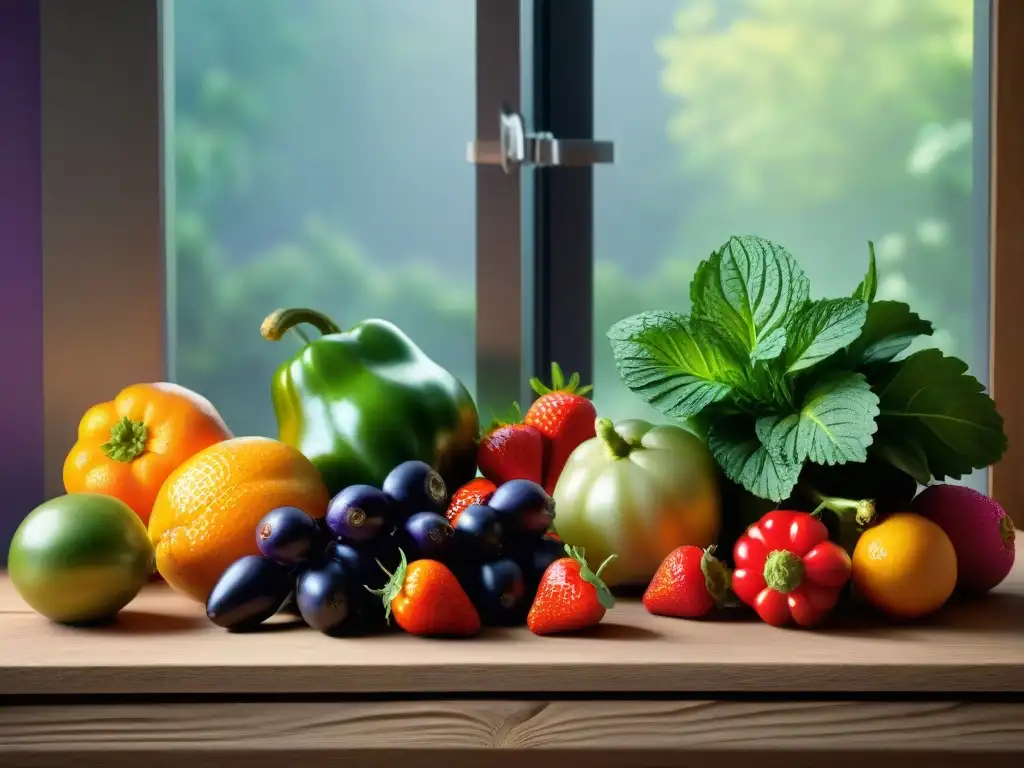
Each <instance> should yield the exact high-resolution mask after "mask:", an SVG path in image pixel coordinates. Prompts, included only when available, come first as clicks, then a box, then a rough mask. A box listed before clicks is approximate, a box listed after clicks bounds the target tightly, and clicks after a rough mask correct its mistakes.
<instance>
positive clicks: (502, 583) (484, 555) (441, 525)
mask: <svg viewBox="0 0 1024 768" xmlns="http://www.w3.org/2000/svg"><path fill="white" fill-rule="evenodd" d="M448 501H449V494H448V489H447V488H445V484H444V480H443V479H442V478H441V476H440V475H439V474H438V473H437V472H436V471H435V470H433V469H432V468H431V467H430V466H429V465H427V464H425V463H424V462H421V461H407V462H404V463H402V464H399V465H398V466H397V467H395V468H394V469H393V470H392V471H391V472H390V473H389V474H388V476H387V478H386V479H385V480H384V482H383V484H382V486H381V488H375V487H373V486H370V485H353V486H349V487H348V488H345V489H344V490H342V491H341V492H340V493H338V495H337V496H335V497H334V498H333V499H332V500H331V502H330V504H329V506H328V508H327V514H326V516H325V517H324V518H323V519H322V520H313V519H312V518H311V517H310V516H309V515H308V514H306V512H304V511H303V510H301V509H297V508H295V507H280V508H278V509H274V510H272V511H270V512H269V513H268V514H267V515H266V516H265V517H264V518H263V519H262V520H261V521H260V523H259V525H258V526H257V528H256V542H257V545H258V547H259V551H260V554H259V555H250V556H247V557H243V558H241V559H240V560H238V561H237V562H235V563H233V564H232V565H231V566H230V567H229V568H228V569H227V570H226V571H225V572H224V574H223V575H222V576H221V578H220V580H219V581H218V583H217V585H216V586H215V587H214V589H213V591H212V592H211V594H210V597H209V599H208V600H207V606H206V612H207V616H208V617H209V618H210V620H211V621H213V622H214V623H215V624H217V625H219V626H222V627H225V628H226V629H229V630H234V631H241V630H248V629H253V628H255V627H257V626H259V625H261V624H262V623H263V622H265V621H266V620H267V619H269V618H270V617H271V616H274V615H275V614H278V613H287V614H290V615H292V616H295V617H298V618H301V619H302V620H303V621H304V622H305V623H306V624H308V625H309V626H311V627H313V628H314V629H317V630H319V631H321V632H323V633H325V634H328V635H350V634H362V633H367V632H371V631H376V630H381V629H383V628H384V627H385V626H386V622H385V619H384V615H385V614H384V605H383V603H382V601H381V598H380V597H379V596H378V595H377V594H374V590H379V589H381V588H382V587H383V586H384V585H385V584H386V583H387V581H388V579H389V577H390V576H389V574H390V573H392V572H394V570H395V568H396V567H397V566H398V563H399V561H400V555H401V553H404V554H405V557H406V559H407V560H408V562H410V563H411V562H414V561H415V560H422V559H430V560H438V561H440V562H443V563H445V564H446V565H447V566H448V567H449V568H450V569H451V570H452V571H453V572H454V573H455V575H456V576H457V577H458V579H459V582H460V584H462V586H463V588H464V589H465V590H466V593H467V594H468V595H469V596H470V599H471V600H472V601H473V603H474V605H476V607H477V609H478V611H479V612H480V614H481V618H482V619H483V620H484V622H485V623H486V624H491V625H509V624H516V623H522V621H524V620H525V618H526V613H527V611H528V610H529V606H530V603H531V602H532V599H533V594H534V593H535V592H536V588H537V583H538V582H539V580H540V576H541V574H543V572H544V570H545V569H546V568H547V566H548V565H549V564H550V563H551V562H552V561H554V560H555V559H557V558H559V557H561V556H562V555H563V554H564V549H563V547H562V545H561V543H560V542H558V541H557V540H556V539H553V538H551V537H549V536H546V535H545V534H546V532H547V531H548V530H549V528H550V526H551V524H552V520H553V519H554V502H553V501H552V499H551V497H550V496H549V495H548V494H547V493H546V492H545V491H544V489H543V488H542V487H541V486H539V485H537V484H536V483H532V482H530V481H527V480H513V481H510V482H508V483H505V484H504V485H502V486H500V487H499V488H498V489H497V491H496V492H495V493H494V494H493V495H492V497H491V498H490V499H489V501H488V503H487V505H486V506H484V505H475V506H472V507H469V508H467V509H466V510H464V511H463V512H462V513H461V514H460V515H459V516H458V517H457V518H456V522H455V524H454V525H452V524H451V523H449V521H448V519H447V517H446V516H445V511H446V509H447V506H448Z"/></svg>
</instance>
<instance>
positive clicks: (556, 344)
mask: <svg viewBox="0 0 1024 768" xmlns="http://www.w3.org/2000/svg"><path fill="white" fill-rule="evenodd" d="M533 33H534V39H533V62H534V77H533V102H532V103H533V110H532V112H533V114H532V120H531V124H530V125H529V128H530V129H531V130H532V131H535V132H539V131H548V132H550V133H552V134H554V136H555V137H556V138H559V139H592V138H593V137H594V3H593V0H534V18H533ZM534 173H535V174H536V176H535V178H534V191H535V194H534V206H533V207H534V220H533V249H532V254H528V258H529V259H531V262H532V263H531V264H530V266H531V267H532V269H530V270H529V271H530V272H532V277H533V281H532V289H533V308H534V317H533V321H534V322H533V329H532V330H533V334H532V339H531V341H532V345H531V346H532V354H531V356H530V359H529V360H528V367H529V373H530V374H531V375H534V376H539V377H540V378H541V379H542V380H544V381H547V380H548V379H549V377H550V370H551V363H552V361H554V362H557V363H559V364H560V365H561V366H562V368H563V370H565V372H566V373H567V374H568V373H571V372H573V371H578V372H579V374H580V376H581V378H582V380H583V381H584V382H587V383H591V382H593V371H594V364H593V316H594V295H593V293H594V289H593V274H594V253H593V250H594V226H593V224H594V199H593V197H594V196H593V169H592V168H591V167H589V166H584V167H574V168H542V169H537V170H536V171H534Z"/></svg>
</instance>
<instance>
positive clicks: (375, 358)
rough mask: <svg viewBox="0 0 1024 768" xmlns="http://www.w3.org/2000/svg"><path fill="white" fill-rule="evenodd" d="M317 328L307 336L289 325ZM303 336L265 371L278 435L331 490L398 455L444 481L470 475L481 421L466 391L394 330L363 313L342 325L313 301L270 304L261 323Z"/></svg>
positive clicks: (273, 333) (384, 470) (370, 476)
mask: <svg viewBox="0 0 1024 768" xmlns="http://www.w3.org/2000/svg"><path fill="white" fill-rule="evenodd" d="M303 323H308V324H309V325H312V326H313V327H314V328H316V329H317V330H318V331H320V333H321V334H323V335H322V336H320V337H319V338H316V339H313V340H310V339H309V338H308V337H307V336H306V335H305V334H304V333H302V332H301V331H300V330H299V328H298V326H299V325H301V324H303ZM289 330H292V331H294V332H295V333H296V334H297V335H299V336H300V338H302V339H303V341H304V342H305V344H304V346H303V348H302V349H301V350H300V351H299V352H298V354H296V355H295V356H294V357H293V358H292V359H291V360H288V361H286V362H284V363H283V364H282V365H281V366H280V367H279V368H278V369H277V372H276V373H275V375H274V380H273V384H272V386H271V397H272V400H273V404H274V413H275V415H276V417H277V424H278V437H279V439H280V440H281V442H284V443H287V444H288V445H291V446H294V447H295V448H297V449H298V450H299V451H301V452H302V453H303V454H304V455H305V456H306V458H308V459H309V460H310V461H312V462H313V464H315V465H316V467H317V469H319V470H320V474H321V475H322V476H323V479H324V483H325V484H326V486H327V490H328V491H329V492H330V493H331V495H332V496H333V495H334V494H336V493H338V492H339V491H341V490H342V489H343V488H346V487H348V486H350V485H355V484H357V483H366V484H368V485H373V486H375V487H377V488H379V487H380V486H381V484H382V483H383V482H384V478H385V477H386V476H387V474H388V473H389V472H390V471H391V470H392V469H393V468H394V467H395V466H397V465H398V464H401V463H402V462H404V461H409V460H412V459H417V460H420V461H425V462H426V463H428V464H430V465H431V466H432V467H433V468H434V469H436V470H437V471H438V472H439V473H440V474H441V477H443V478H444V480H445V483H446V484H447V486H448V488H449V492H454V490H455V489H456V488H458V487H459V486H461V485H463V484H464V483H467V482H469V481H470V480H471V479H472V478H473V477H474V476H475V475H476V452H477V444H478V441H479V437H480V421H479V416H478V414H477V410H476V405H475V404H474V403H473V398H472V397H471V396H470V394H469V392H468V391H467V390H466V388H465V387H464V386H463V385H462V383H461V382H460V381H459V380H458V379H457V378H455V376H453V375H452V374H451V373H449V372H448V371H446V370H445V369H444V368H442V367H441V366H440V365H438V364H437V363H435V362H434V361H433V360H431V359H430V358H429V357H427V355H426V354H424V353H423V351H422V350H421V349H420V348H419V347H418V346H416V344H415V343H413V341H412V340H411V339H410V338H409V337H408V336H406V335H405V334H404V333H403V332H402V331H401V330H399V329H398V328H397V327H395V326H394V325H392V324H391V323H389V322H386V321H384V320H364V321H363V322H361V323H358V324H357V325H355V326H354V327H352V328H351V329H350V330H348V331H345V332H342V330H341V328H339V327H338V325H336V324H335V323H334V321H332V320H331V319H330V318H329V317H327V316H326V315H324V314H322V313H320V312H317V311H315V310H312V309H279V310H276V311H275V312H273V313H271V314H270V315H269V316H268V317H267V319H266V320H264V321H263V326H262V328H261V329H260V332H261V334H262V335H263V337H264V338H266V339H270V340H271V341H277V340H279V339H280V338H281V337H282V336H283V335H284V334H285V333H286V332H287V331H289Z"/></svg>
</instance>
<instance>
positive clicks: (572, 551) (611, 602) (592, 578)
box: [565, 544, 618, 611]
mask: <svg viewBox="0 0 1024 768" xmlns="http://www.w3.org/2000/svg"><path fill="white" fill-rule="evenodd" d="M565 554H567V555H568V556H569V557H571V558H572V559H573V560H575V561H576V562H577V563H579V566H580V578H581V579H583V580H584V581H585V582H587V583H588V584H593V585H594V588H595V589H596V590H597V599H598V600H599V601H600V603H601V605H602V606H603V607H604V609H605V610H606V611H607V610H610V609H611V608H613V607H614V606H615V596H614V595H612V593H611V590H609V589H608V587H607V585H606V584H605V583H604V582H603V581H601V572H602V571H603V570H604V569H605V566H607V565H608V564H609V563H610V562H611V561H612V560H614V559H615V558H616V557H618V555H608V557H606V558H605V559H604V562H603V563H601V565H599V566H598V568H597V571H592V570H591V569H590V566H589V565H588V564H587V557H586V550H585V549H583V547H570V546H569V545H568V544H566V545H565Z"/></svg>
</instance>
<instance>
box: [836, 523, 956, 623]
mask: <svg viewBox="0 0 1024 768" xmlns="http://www.w3.org/2000/svg"><path fill="white" fill-rule="evenodd" d="M853 586H854V589H856V591H857V594H858V595H859V596H860V597H861V598H863V599H864V600H865V601H867V602H868V603H870V604H871V605H873V606H874V607H876V608H878V609H879V610H881V611H882V612H883V613H886V614H888V615H889V616H892V617H894V618H899V619H916V618H918V617H920V616H924V615H926V614H929V613H932V612H933V611H936V610H938V609H939V608H941V607H942V605H943V604H944V603H945V602H946V601H947V600H948V599H949V596H950V595H952V594H953V588H954V587H955V586H956V551H955V550H954V549H953V543H952V542H951V541H950V540H949V537H948V536H947V535H946V533H945V532H944V531H943V530H942V529H941V528H940V527H939V526H938V525H936V524H935V523H933V522H932V521H931V520H929V519H927V518H925V517H922V516H921V515H915V514H913V513H910V512H901V513H899V514H895V515H892V516H891V517H889V518H887V519H885V520H884V521H882V522H881V523H879V524H878V525H876V526H874V527H872V528H868V529H867V530H866V531H864V533H863V534H861V537H860V539H858V541H857V546H856V547H855V548H854V550H853Z"/></svg>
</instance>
